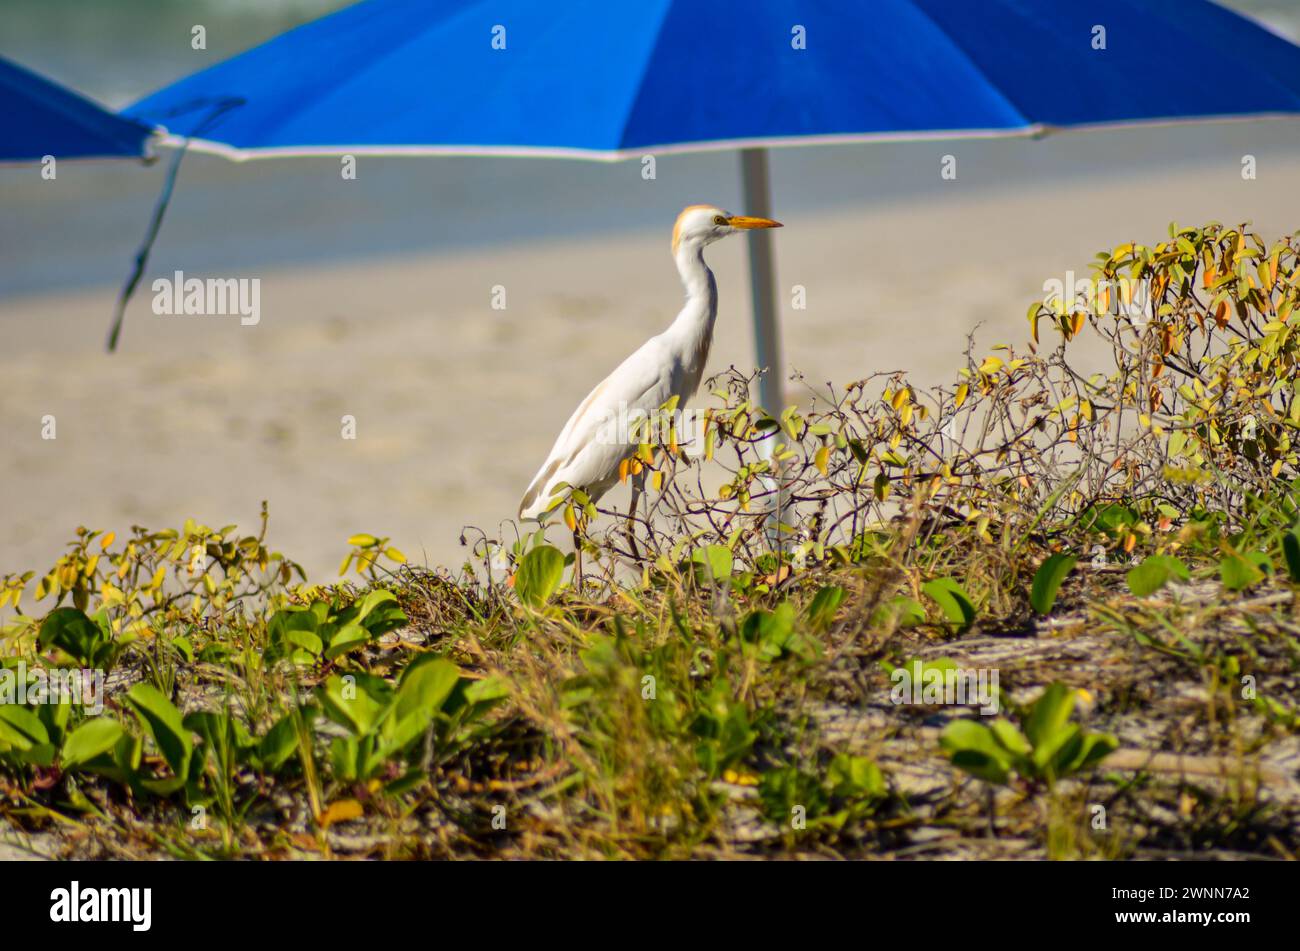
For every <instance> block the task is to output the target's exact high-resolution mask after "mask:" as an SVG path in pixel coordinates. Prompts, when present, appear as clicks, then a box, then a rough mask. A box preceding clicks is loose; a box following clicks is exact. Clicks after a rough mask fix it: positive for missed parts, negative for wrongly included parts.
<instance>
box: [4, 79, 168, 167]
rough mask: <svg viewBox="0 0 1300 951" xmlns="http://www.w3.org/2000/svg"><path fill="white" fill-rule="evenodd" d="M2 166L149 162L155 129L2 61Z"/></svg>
mask: <svg viewBox="0 0 1300 951" xmlns="http://www.w3.org/2000/svg"><path fill="white" fill-rule="evenodd" d="M0 103H3V105H4V111H3V113H0V162H32V161H40V160H41V159H42V158H44V157H45V156H46V155H53V156H54V157H55V158H56V159H84V158H147V157H148V142H149V138H150V136H151V135H152V134H153V130H152V128H151V127H150V126H148V125H145V124H143V123H141V122H139V121H137V120H134V119H127V118H123V117H122V116H119V115H117V114H116V113H113V112H110V111H109V110H107V109H104V108H103V107H102V106H98V105H96V104H95V103H94V102H91V101H90V100H89V99H86V98H85V97H83V96H81V95H78V94H77V93H75V92H73V91H72V90H70V89H67V88H66V87H64V86H60V85H59V84H57V83H55V82H52V81H51V80H49V79H46V78H45V77H43V76H40V75H37V74H36V73H33V72H31V71H30V70H28V69H24V68H23V67H21V66H18V65H17V64H15V63H12V62H10V61H9V60H6V59H3V58H0Z"/></svg>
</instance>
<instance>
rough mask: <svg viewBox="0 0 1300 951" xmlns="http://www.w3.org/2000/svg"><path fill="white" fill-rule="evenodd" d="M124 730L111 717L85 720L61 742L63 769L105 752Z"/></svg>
mask: <svg viewBox="0 0 1300 951" xmlns="http://www.w3.org/2000/svg"><path fill="white" fill-rule="evenodd" d="M124 732H125V731H124V730H123V729H122V724H120V723H118V722H117V721H116V720H114V719H113V718H112V717H95V718H94V719H91V720H87V721H86V722H85V723H83V724H81V726H79V727H77V728H76V729H75V730H73V731H72V733H71V734H69V736H68V738H67V739H66V740H64V742H63V752H62V754H61V755H60V757H59V759H60V761H61V763H62V765H63V768H64V769H74V768H76V767H77V766H80V765H81V764H82V763H87V762H89V761H90V760H92V759H94V758H95V757H96V756H99V755H100V754H101V753H107V752H108V751H109V750H111V749H112V748H113V747H114V746H116V745H117V741H118V740H120V739H121V738H122V734H123V733H124Z"/></svg>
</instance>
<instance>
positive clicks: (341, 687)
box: [317, 673, 393, 736]
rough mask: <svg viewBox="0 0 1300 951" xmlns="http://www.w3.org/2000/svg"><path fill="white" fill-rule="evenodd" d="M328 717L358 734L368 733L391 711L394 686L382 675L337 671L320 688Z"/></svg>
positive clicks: (319, 692) (320, 695)
mask: <svg viewBox="0 0 1300 951" xmlns="http://www.w3.org/2000/svg"><path fill="white" fill-rule="evenodd" d="M317 690H318V695H319V697H320V700H321V703H322V704H323V705H324V707H325V712H326V714H328V715H329V718H330V719H331V720H333V721H334V722H335V723H337V724H339V725H340V726H343V727H346V728H347V729H349V730H351V731H352V732H353V733H354V734H356V735H357V736H365V735H367V734H369V733H371V732H373V731H374V728H375V727H376V726H377V725H378V724H379V722H380V720H381V719H383V717H384V715H385V714H386V713H387V712H388V708H389V705H390V704H391V702H392V698H393V688H392V687H391V686H389V685H388V683H387V681H385V680H384V679H383V678H382V677H374V676H371V675H370V674H362V673H355V674H352V673H350V674H348V675H347V677H346V678H345V677H340V676H338V675H337V674H336V675H334V676H333V677H330V678H329V680H327V681H325V683H324V685H323V686H321V687H319V688H317Z"/></svg>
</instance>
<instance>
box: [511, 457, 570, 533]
mask: <svg viewBox="0 0 1300 951" xmlns="http://www.w3.org/2000/svg"><path fill="white" fill-rule="evenodd" d="M559 468H560V460H559V459H552V460H550V461H549V462H547V463H546V465H544V466H542V471H541V472H539V473H537V475H536V476H535V477H534V478H533V481H532V484H531V485H530V486H528V491H527V492H525V493H524V498H523V501H521V502H520V503H519V518H520V520H525V519H534V520H535V519H536V518H537V517H538V516H539V515H541V514H542V513H543V512H545V511H546V508H547V506H548V505H549V504H550V501H551V497H550V495H549V494H548V493H547V491H546V489H547V487H548V486H549V485H550V484H551V477H552V476H554V475H555V472H556V470H557V469H559Z"/></svg>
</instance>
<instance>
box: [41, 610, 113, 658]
mask: <svg viewBox="0 0 1300 951" xmlns="http://www.w3.org/2000/svg"><path fill="white" fill-rule="evenodd" d="M107 641H108V638H106V637H105V633H104V631H103V630H102V629H101V627H100V626H99V625H98V624H96V623H95V621H94V620H93V619H91V618H89V617H87V616H86V614H85V612H83V611H79V610H77V609H76V608H56V609H55V610H53V611H51V612H50V613H49V614H48V615H47V616H46V618H45V620H44V621H42V622H41V630H40V633H39V634H38V635H37V643H39V644H40V646H41V647H43V648H45V649H47V650H48V649H50V648H52V647H54V648H58V649H59V650H61V651H63V652H64V653H65V654H68V655H69V656H71V657H73V658H75V659H76V660H77V661H79V662H81V663H82V664H85V665H87V666H93V665H94V662H95V661H96V660H97V659H98V656H97V655H98V653H99V648H100V646H101V643H106V642H107Z"/></svg>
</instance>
